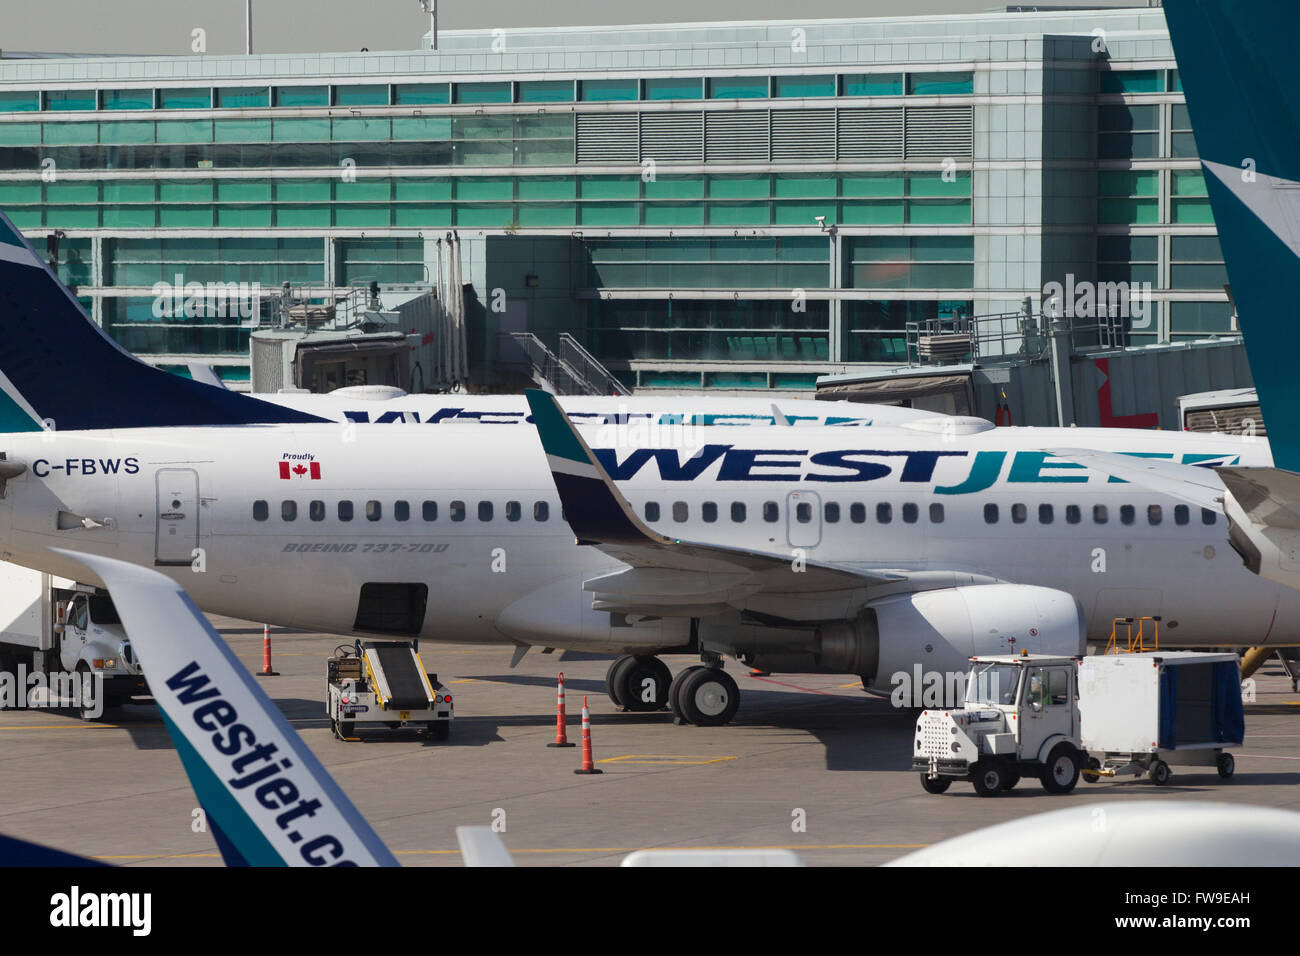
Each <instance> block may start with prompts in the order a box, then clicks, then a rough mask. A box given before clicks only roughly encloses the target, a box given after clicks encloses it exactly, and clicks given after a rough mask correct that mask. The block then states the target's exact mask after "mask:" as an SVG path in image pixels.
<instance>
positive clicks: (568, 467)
mask: <svg viewBox="0 0 1300 956" xmlns="http://www.w3.org/2000/svg"><path fill="white" fill-rule="evenodd" d="M524 395H525V396H526V397H527V399H528V407H529V409H530V410H531V411H532V413H533V425H534V426H535V427H536V428H537V435H538V437H539V438H541V440H542V450H543V451H545V452H546V461H547V464H549V465H550V467H551V478H552V480H553V481H554V482H555V490H556V491H558V492H559V494H560V505H561V506H562V507H563V508H564V515H565V518H566V519H567V520H568V522H569V527H570V528H572V529H573V534H574V536H575V537H576V538H577V540H578V544H669V543H671V542H672V539H671V538H667V537H665V536H664V535H661V534H659V533H657V532H655V531H651V530H650V529H649V528H648V527H646V526H645V525H644V524H643V523H642V522H641V520H640V519H639V518H637V516H636V512H634V511H633V510H632V506H631V505H630V504H628V502H627V499H626V498H624V497H623V495H622V494H621V493H620V492H619V490H618V488H617V487H615V485H614V482H613V481H612V480H610V477H609V474H608V473H607V472H606V471H605V469H604V468H603V467H602V466H601V464H600V461H599V460H597V458H596V456H595V455H594V454H593V453H592V451H591V448H590V446H588V445H587V443H586V441H584V440H583V437H582V436H581V435H580V434H578V430H577V429H576V428H574V427H573V423H572V422H571V421H569V418H568V416H567V415H565V414H564V410H563V409H562V408H560V405H559V403H558V402H557V401H556V400H555V396H554V395H550V394H548V393H546V392H543V391H540V390H538V389H528V390H527V391H525V392H524Z"/></svg>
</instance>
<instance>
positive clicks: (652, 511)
mask: <svg viewBox="0 0 1300 956" xmlns="http://www.w3.org/2000/svg"><path fill="white" fill-rule="evenodd" d="M645 520H646V521H658V520H659V502H657V501H647V502H646V503H645Z"/></svg>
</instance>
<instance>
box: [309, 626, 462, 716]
mask: <svg viewBox="0 0 1300 956" xmlns="http://www.w3.org/2000/svg"><path fill="white" fill-rule="evenodd" d="M325 685H326V701H325V711H326V713H327V714H328V715H329V718H330V727H331V729H332V730H333V731H334V736H336V737H338V738H339V739H340V740H357V739H359V738H358V737H357V736H356V732H357V731H358V730H360V729H369V730H374V729H378V728H380V727H383V728H386V729H388V730H399V729H401V728H403V727H413V726H421V725H422V726H423V728H424V729H425V730H427V731H428V733H429V735H430V736H431V737H433V739H434V740H446V739H448V738H449V737H450V736H451V721H452V718H453V716H454V711H453V705H452V699H451V693H450V692H449V691H448V690H447V688H446V687H444V686H443V685H442V684H441V683H439V682H438V675H437V674H430V673H427V672H426V671H425V669H424V663H423V662H422V661H421V660H420V654H419V646H418V643H417V642H413V641H357V642H355V643H354V644H340V645H339V646H338V647H336V648H335V649H334V656H333V657H331V658H330V659H329V660H328V661H326V664H325Z"/></svg>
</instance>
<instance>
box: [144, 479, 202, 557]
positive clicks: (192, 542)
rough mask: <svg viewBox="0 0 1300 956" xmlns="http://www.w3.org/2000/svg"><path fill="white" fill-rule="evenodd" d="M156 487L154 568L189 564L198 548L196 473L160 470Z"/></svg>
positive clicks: (197, 484)
mask: <svg viewBox="0 0 1300 956" xmlns="http://www.w3.org/2000/svg"><path fill="white" fill-rule="evenodd" d="M155 485H156V489H157V521H156V523H155V527H156V533H155V544H154V564H156V565H171V566H175V565H184V564H189V563H190V562H192V561H193V560H194V549H195V548H197V547H198V546H199V473H198V472H197V471H195V470H194V469H193V468H160V469H158V473H157V475H156V477H155Z"/></svg>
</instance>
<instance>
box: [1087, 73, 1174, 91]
mask: <svg viewBox="0 0 1300 956" xmlns="http://www.w3.org/2000/svg"><path fill="white" fill-rule="evenodd" d="M1164 87H1165V74H1164V70H1107V71H1106V72H1103V73H1102V74H1101V91H1102V92H1103V93H1163V92H1164Z"/></svg>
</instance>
